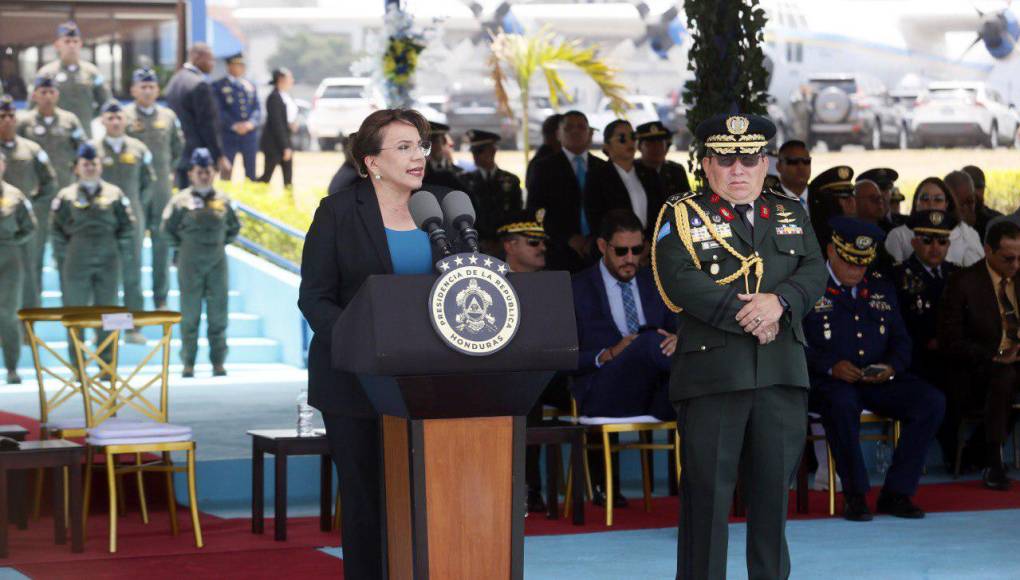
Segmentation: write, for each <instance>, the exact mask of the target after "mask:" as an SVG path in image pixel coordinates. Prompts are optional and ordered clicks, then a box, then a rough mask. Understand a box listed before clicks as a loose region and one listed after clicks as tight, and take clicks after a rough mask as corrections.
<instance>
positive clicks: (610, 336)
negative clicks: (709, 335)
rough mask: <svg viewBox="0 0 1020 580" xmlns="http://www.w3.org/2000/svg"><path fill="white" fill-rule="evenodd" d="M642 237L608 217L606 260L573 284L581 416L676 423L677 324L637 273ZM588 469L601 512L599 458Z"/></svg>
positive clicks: (623, 213)
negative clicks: (672, 390) (672, 387)
mask: <svg viewBox="0 0 1020 580" xmlns="http://www.w3.org/2000/svg"><path fill="white" fill-rule="evenodd" d="M643 231H644V228H643V227H642V226H641V222H640V221H639V220H638V219H637V216H635V215H634V214H633V213H631V212H630V211H629V210H613V211H610V212H609V213H607V214H606V217H605V219H604V221H603V223H602V227H601V231H600V232H599V236H598V240H597V243H598V247H599V250H600V251H601V252H602V256H603V257H602V259H601V260H599V262H598V263H597V264H596V265H594V266H592V267H590V268H588V269H586V270H584V271H582V272H580V273H578V274H577V275H576V276H574V281H573V290H574V311H575V314H576V316H577V340H578V347H579V350H580V355H579V363H578V372H577V375H576V377H575V379H574V384H573V388H572V390H573V393H572V394H573V396H574V399H575V400H576V401H577V405H578V410H579V412H580V414H581V415H582V416H589V417H634V416H639V415H654V416H655V417H658V418H659V419H662V420H664V421H673V420H675V419H676V413H675V411H674V410H673V407H672V405H670V402H669V370H670V357H671V356H672V355H673V351H674V350H675V349H676V341H677V337H676V334H675V332H676V317H675V316H673V314H672V313H671V312H670V311H669V310H668V309H667V308H666V305H665V304H664V303H663V302H662V298H661V297H660V296H659V293H658V291H657V290H656V287H655V281H654V280H653V278H652V274H651V272H650V271H648V270H647V269H645V270H639V269H638V261H639V257H640V255H641V254H642V253H643V252H644V249H645V237H644V234H643ZM589 461H590V462H595V464H593V465H592V466H591V474H592V478H593V483H596V485H597V487H598V489H597V491H596V493H595V495H596V498H595V499H596V503H597V504H598V502H600V501H604V500H605V494H604V492H603V491H602V490H603V488H602V485H601V484H602V481H601V479H600V478H601V477H602V475H601V474H602V473H603V469H604V467H602V463H601V459H600V458H599V457H597V456H595V454H593V455H592V457H591V458H590V459H589ZM614 478H615V475H614ZM614 489H616V490H619V489H620V487H619V486H614ZM600 494H601V495H600ZM614 495H615V494H614ZM624 503H625V502H624V501H623V499H622V496H620V495H617V497H615V498H614V505H623V504H624Z"/></svg>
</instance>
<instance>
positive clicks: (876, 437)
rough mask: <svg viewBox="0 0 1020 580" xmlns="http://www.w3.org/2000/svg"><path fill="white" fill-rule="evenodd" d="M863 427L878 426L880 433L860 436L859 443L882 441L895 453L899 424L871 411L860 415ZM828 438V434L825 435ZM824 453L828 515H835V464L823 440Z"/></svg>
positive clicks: (829, 447) (828, 447)
mask: <svg viewBox="0 0 1020 580" xmlns="http://www.w3.org/2000/svg"><path fill="white" fill-rule="evenodd" d="M865 425H880V426H881V427H882V431H881V432H880V433H869V434H867V435H861V441H884V442H886V443H888V444H889V446H890V447H891V449H890V451H895V450H896V446H897V445H899V444H900V422H899V421H894V420H892V419H887V418H885V417H880V416H878V415H876V414H874V413H872V412H871V411H864V412H863V413H861V428H863V427H864V426H865ZM826 437H828V434H826ZM825 452H826V454H827V455H828V456H829V515H830V516H834V515H836V462H835V460H834V459H833V457H832V447H831V446H830V445H829V440H828V438H826V440H825Z"/></svg>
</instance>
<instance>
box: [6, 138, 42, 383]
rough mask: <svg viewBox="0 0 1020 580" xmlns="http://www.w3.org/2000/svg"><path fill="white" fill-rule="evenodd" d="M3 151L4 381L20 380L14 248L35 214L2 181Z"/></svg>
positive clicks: (20, 267) (18, 264)
mask: <svg viewBox="0 0 1020 580" xmlns="http://www.w3.org/2000/svg"><path fill="white" fill-rule="evenodd" d="M5 159H6V155H5V154H4V152H3V151H0V248H2V249H0V343H2V345H3V354H4V367H6V368H7V384H8V385H17V384H20V383H21V377H19V376H18V358H20V357H21V338H20V336H21V335H20V333H19V330H18V328H19V326H20V324H19V323H18V307H20V306H21V287H22V284H23V281H22V278H23V277H24V276H25V268H24V263H23V262H22V254H21V252H19V251H17V250H16V249H15V248H16V247H17V246H21V245H24V244H25V243H26V242H28V241H29V240H31V239H32V234H33V232H35V216H34V215H33V214H32V204H31V203H30V202H29V201H28V198H27V197H25V194H23V193H21V190H19V189H18V188H16V187H14V186H13V185H11V184H9V183H4V181H3V177H4V170H5V169H6V168H7V167H6V161H5Z"/></svg>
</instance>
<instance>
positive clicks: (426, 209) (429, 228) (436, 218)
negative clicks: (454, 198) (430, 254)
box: [407, 191, 451, 256]
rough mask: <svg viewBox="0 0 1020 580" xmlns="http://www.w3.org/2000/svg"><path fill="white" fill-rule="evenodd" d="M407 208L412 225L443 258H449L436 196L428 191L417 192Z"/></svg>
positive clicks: (448, 244) (441, 213)
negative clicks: (422, 232)
mask: <svg viewBox="0 0 1020 580" xmlns="http://www.w3.org/2000/svg"><path fill="white" fill-rule="evenodd" d="M407 207H408V209H410V210H411V219H413V220H414V225H416V226H418V227H419V228H421V229H422V230H424V231H425V233H427V234H428V235H429V241H430V242H432V245H434V246H435V247H437V248H438V249H439V250H440V251H441V252H442V253H443V256H449V255H450V254H451V251H450V241H449V240H448V239H447V237H446V230H444V229H443V210H442V208H440V207H439V202H438V201H436V196H434V195H432V193H430V192H428V191H419V192H418V193H415V194H414V195H412V196H411V199H410V201H408V203H407Z"/></svg>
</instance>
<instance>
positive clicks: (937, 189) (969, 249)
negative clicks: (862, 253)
mask: <svg viewBox="0 0 1020 580" xmlns="http://www.w3.org/2000/svg"><path fill="white" fill-rule="evenodd" d="M925 209H940V210H943V211H946V212H949V213H952V214H953V215H954V216H955V215H956V207H955V204H954V203H953V196H952V194H950V192H949V187H948V186H947V185H946V183H945V182H944V181H942V180H941V179H939V178H938V177H928V178H925V179H924V181H922V182H921V183H920V184H918V186H917V189H916V190H915V191H914V200H913V206H912V207H911V209H910V213H914V211H916V210H925ZM957 217H958V216H957ZM913 238H914V233H913V232H912V231H910V228H908V227H907V226H906V224H904V225H901V226H897V227H895V228H893V229H892V231H890V232H889V236H888V237H887V238H886V239H885V249H886V250H887V251H888V252H889V255H890V256H892V258H893V260H895V261H896V263H897V264H899V263H900V262H902V261H904V260H906V259H907V258H909V257H910V254H912V253H913V252H914V248H913V246H911V245H910V240H912V239H913ZM984 257H985V250H984V246H983V245H982V242H981V236H980V235H979V234H978V233H977V230H975V229H974V228H972V227H971V226H969V225H967V224H966V223H964V222H963V221H960V223H958V224H957V225H956V227H955V228H953V232H952V233H951V234H950V235H949V254H948V255H946V261H947V262H952V263H954V264H956V265H957V266H963V267H967V266H970V265H972V264H974V263H975V262H978V261H980V260H981V259H982V258H984Z"/></svg>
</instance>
